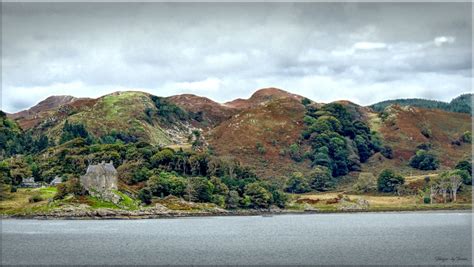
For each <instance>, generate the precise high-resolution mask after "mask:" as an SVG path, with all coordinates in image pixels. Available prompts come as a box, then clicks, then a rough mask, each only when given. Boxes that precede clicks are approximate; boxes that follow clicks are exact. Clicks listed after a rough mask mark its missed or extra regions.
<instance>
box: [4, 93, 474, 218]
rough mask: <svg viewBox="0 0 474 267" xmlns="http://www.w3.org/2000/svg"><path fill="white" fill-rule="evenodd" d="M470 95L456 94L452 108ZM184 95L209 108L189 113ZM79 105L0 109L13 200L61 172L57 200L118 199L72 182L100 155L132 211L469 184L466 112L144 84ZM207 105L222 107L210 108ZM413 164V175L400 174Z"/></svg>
mask: <svg viewBox="0 0 474 267" xmlns="http://www.w3.org/2000/svg"><path fill="white" fill-rule="evenodd" d="M272 94H276V96H273V95H272ZM469 97H470V95H469V96H461V97H459V98H457V99H455V100H456V101H454V100H453V101H452V102H455V103H457V104H456V105H455V106H456V107H457V108H458V109H457V112H462V110H463V109H464V108H465V107H464V108H463V104H462V103H464V102H465V101H467V100H466V99H467V98H469ZM186 99H198V100H199V101H201V102H202V103H201V105H206V107H207V109H206V110H205V112H201V111H200V110H199V109H196V108H193V109H191V108H190V107H191V106H192V105H189V104H188V105H185V104H183V101H186ZM78 101H86V102H84V103H86V104H84V105H82V104H78V103H76V102H71V103H68V104H67V106H61V108H58V109H57V110H54V109H48V114H49V115H48V116H50V117H47V118H46V117H45V119H44V120H42V121H40V122H39V123H38V124H37V125H36V126H34V127H31V128H28V129H26V130H23V129H22V128H21V127H19V125H18V123H17V122H18V121H15V120H12V119H11V117H10V118H8V117H7V116H6V114H5V113H3V112H2V113H0V190H1V194H0V198H1V199H3V200H5V199H15V197H14V195H15V194H16V193H17V187H18V186H19V185H20V184H21V182H22V179H23V178H26V177H34V180H35V181H37V182H44V183H49V182H51V180H52V179H53V178H54V177H55V176H60V177H62V178H63V180H64V181H65V182H64V183H63V184H61V185H59V186H58V187H57V190H55V192H56V194H55V197H54V200H53V201H59V202H61V201H63V202H65V201H66V202H68V201H70V200H72V201H73V203H85V204H88V205H91V207H92V206H94V207H95V206H97V207H99V206H100V207H109V206H110V207H117V205H115V204H113V203H105V202H104V201H103V200H100V199H94V198H92V196H88V195H87V194H86V193H85V191H84V190H83V188H81V186H80V183H79V179H78V178H79V177H80V176H81V175H83V174H84V173H85V171H86V168H87V166H88V165H89V164H91V163H95V162H100V161H107V162H109V161H112V162H113V164H114V166H115V167H116V168H117V171H118V175H119V189H120V192H118V194H121V195H123V199H124V201H125V202H127V203H128V204H125V203H122V204H120V205H125V206H127V207H129V208H133V209H137V208H138V204H139V202H141V203H142V204H143V205H154V204H157V203H163V202H164V201H166V199H169V198H176V199H181V201H182V200H186V201H192V202H196V203H213V204H209V205H216V206H219V207H223V208H227V209H248V208H250V209H252V208H254V209H257V208H258V209H260V208H265V209H267V208H270V207H272V206H278V207H288V206H291V205H294V201H295V198H294V197H293V196H294V195H293V194H301V193H305V194H308V193H310V192H319V193H317V194H323V192H327V191H336V190H344V191H350V192H354V193H356V194H367V193H370V194H375V195H377V194H381V195H388V194H398V195H417V196H419V197H420V198H421V199H423V201H425V200H424V199H425V198H427V197H428V198H429V199H428V200H429V201H428V200H426V201H428V202H429V203H441V202H443V203H444V202H445V201H446V202H450V201H453V202H455V201H456V196H457V193H458V192H461V193H462V194H463V195H464V194H465V190H466V185H470V184H472V166H471V161H472V160H471V158H470V157H469V155H470V151H471V145H470V144H471V143H472V134H471V132H470V128H471V127H470V126H471V125H470V116H468V115H466V114H461V113H447V112H444V111H441V110H426V109H417V108H413V107H400V106H391V107H388V108H385V109H384V110H383V111H382V112H380V113H375V112H373V111H372V110H370V109H368V108H364V107H360V106H357V105H355V104H353V103H350V102H347V101H339V102H334V103H329V104H325V105H323V104H317V103H314V102H312V101H310V100H309V99H307V98H302V97H299V96H296V95H291V94H288V93H286V92H284V91H281V90H275V89H266V90H263V91H260V92H258V94H257V93H256V94H254V95H253V96H252V97H251V98H250V99H248V100H239V101H237V102H233V104H234V106H235V107H231V106H219V105H218V104H216V103H214V102H212V101H211V100H203V99H201V98H198V97H195V96H193V97H189V96H182V97H179V98H172V97H171V98H162V97H157V96H152V95H149V94H146V93H141V92H121V93H114V94H110V95H106V96H104V97H101V98H98V99H96V100H90V99H89V100H78ZM81 103H82V102H81ZM214 107H219V110H218V111H216V112H211V110H212V109H213V108H214ZM460 110H461V111H460ZM45 116H46V115H45ZM19 120H21V119H19ZM170 145H172V146H170ZM412 172H415V175H414V176H417V175H418V176H419V177H421V178H416V179H414V178H410V179H409V178H407V176H408V173H410V176H412V175H411V173H412ZM423 175H425V176H423ZM426 177H428V178H429V180H428V179H425V178H426ZM460 183H461V184H460ZM463 190H464V191H463ZM20 191H21V192H19V193H21V194H22V195H28V199H31V203H30V202H28V203H30V204H31V205H36V204H38V203H45V199H44V196H43V195H41V194H36V193H35V194H26V193H25V191H24V190H20ZM284 192H285V193H284ZM436 197H437V198H438V199H436ZM341 199H342V200H341ZM339 201H343V198H342V197H338V198H337V199H336V198H335V199H332V200H328V202H330V203H339ZM347 201H348V200H347ZM35 203H36V204H35ZM61 203H62V202H61ZM330 203H329V204H328V205H332V204H330ZM351 203H352V202H351ZM362 203H363V202H362ZM312 204H314V203H312ZM312 204H311V205H312ZM425 204H428V203H425ZM51 205H53V204H51ZM173 205H175V204H173ZM202 205H208V204H202ZM354 205H355V204H354ZM364 205H365V204H364ZM299 207H300V208H301V206H299Z"/></svg>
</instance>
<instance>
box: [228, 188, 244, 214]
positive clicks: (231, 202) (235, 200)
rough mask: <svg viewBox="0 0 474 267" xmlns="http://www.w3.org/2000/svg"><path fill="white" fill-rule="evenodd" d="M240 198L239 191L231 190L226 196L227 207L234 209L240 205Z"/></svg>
mask: <svg viewBox="0 0 474 267" xmlns="http://www.w3.org/2000/svg"><path fill="white" fill-rule="evenodd" d="M241 200H242V198H241V197H240V196H239V192H237V191H235V190H231V191H230V192H229V195H228V196H227V201H226V203H227V208H229V209H236V208H238V207H239V205H240V201H241Z"/></svg>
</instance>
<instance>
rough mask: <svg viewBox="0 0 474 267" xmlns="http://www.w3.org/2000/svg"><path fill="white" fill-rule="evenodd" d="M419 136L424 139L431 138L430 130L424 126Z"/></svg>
mask: <svg viewBox="0 0 474 267" xmlns="http://www.w3.org/2000/svg"><path fill="white" fill-rule="evenodd" d="M421 134H422V135H423V136H424V137H426V138H431V136H432V133H431V130H430V128H428V127H426V126H424V127H423V128H421Z"/></svg>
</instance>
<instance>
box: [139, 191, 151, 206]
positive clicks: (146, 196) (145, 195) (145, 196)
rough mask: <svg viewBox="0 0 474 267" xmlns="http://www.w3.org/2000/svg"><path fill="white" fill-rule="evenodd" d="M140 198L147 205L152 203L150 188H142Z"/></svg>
mask: <svg viewBox="0 0 474 267" xmlns="http://www.w3.org/2000/svg"><path fill="white" fill-rule="evenodd" d="M138 199H140V201H141V202H142V203H144V204H146V205H150V204H151V199H152V194H151V191H150V189H149V188H146V187H145V188H142V189H140V191H138Z"/></svg>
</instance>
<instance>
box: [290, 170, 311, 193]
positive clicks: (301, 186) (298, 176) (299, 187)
mask: <svg viewBox="0 0 474 267" xmlns="http://www.w3.org/2000/svg"><path fill="white" fill-rule="evenodd" d="M285 190H286V192H290V193H298V194H300V193H306V192H309V191H311V187H310V186H309V183H308V181H307V179H306V177H304V175H303V174H302V173H301V172H294V173H292V174H291V176H290V179H289V180H288V182H287V183H286V188H285Z"/></svg>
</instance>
